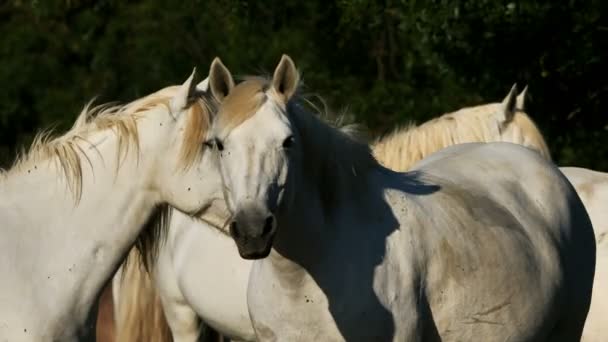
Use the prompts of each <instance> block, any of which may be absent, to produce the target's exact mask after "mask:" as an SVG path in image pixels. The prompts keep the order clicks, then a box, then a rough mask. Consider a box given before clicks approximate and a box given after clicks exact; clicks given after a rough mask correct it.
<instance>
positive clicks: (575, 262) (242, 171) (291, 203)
mask: <svg viewBox="0 0 608 342" xmlns="http://www.w3.org/2000/svg"><path fill="white" fill-rule="evenodd" d="M210 87H211V89H212V92H214V89H215V87H218V89H219V90H221V89H226V88H227V87H226V86H225V85H222V84H221V82H216V81H215V80H214V75H213V74H211V75H210ZM297 87H298V73H297V71H296V69H295V66H294V64H293V62H292V61H291V59H289V58H288V57H286V56H284V57H283V58H282V60H281V62H280V63H279V65H278V66H277V68H276V70H275V72H274V76H273V78H272V80H270V81H266V80H264V79H252V80H249V81H246V82H243V83H241V84H239V85H238V86H236V87H234V88H233V89H232V90H231V91H230V92H229V94H228V96H226V97H225V98H224V99H223V101H222V103H221V106H220V108H219V110H218V115H217V117H216V118H215V120H214V123H213V126H212V136H213V137H214V138H213V139H212V140H211V141H212V142H213V145H214V150H215V152H216V155H217V156H218V160H219V165H220V173H221V175H222V180H223V184H224V194H225V199H226V203H227V205H228V208H229V210H230V211H231V212H232V213H233V220H232V221H231V223H230V228H229V231H230V234H231V236H232V237H233V239H234V240H235V242H236V245H237V249H238V252H239V255H241V257H243V258H245V259H256V261H255V262H254V263H253V267H252V270H251V274H250V276H249V284H248V292H247V301H248V308H249V314H250V318H251V321H252V324H253V326H254V329H255V333H256V337H257V338H258V339H259V340H262V341H266V340H279V341H298V340H349V341H354V340H364V341H367V340H395V341H404V340H405V341H414V340H428V339H450V340H467V341H468V340H484V341H494V340H505V339H513V340H518V341H542V340H548V341H561V340H564V341H572V340H575V339H579V338H580V336H581V332H582V329H583V325H584V321H585V317H586V315H587V311H588V308H589V302H590V299H591V287H592V283H593V273H594V262H595V240H594V236H593V230H592V227H591V223H590V221H589V218H588V216H587V214H586V212H585V209H584V207H583V204H582V203H581V201H580V199H579V198H578V196H577V195H576V193H575V191H574V189H573V188H572V186H571V185H570V183H569V182H568V181H567V180H566V178H565V177H564V176H563V175H562V174H561V172H559V170H558V169H557V167H555V166H554V165H553V164H552V163H550V162H548V161H547V160H546V159H544V158H542V157H541V156H540V155H539V154H538V153H535V152H532V151H531V150H529V149H527V148H524V147H521V146H519V145H515V144H507V143H489V144H474V143H473V144H460V145H457V146H453V147H450V148H446V149H444V150H442V151H440V152H438V153H435V154H434V155H432V156H430V157H427V158H426V159H425V160H424V161H423V162H421V163H420V164H418V166H417V167H415V168H414V170H415V171H413V172H410V173H405V174H404V173H395V172H393V171H390V170H388V169H386V168H383V167H382V166H380V165H379V164H378V163H377V162H376V160H375V159H374V158H373V157H372V155H371V152H370V150H369V147H368V146H367V145H366V144H363V143H360V142H358V141H356V140H354V139H353V138H352V137H351V136H350V135H348V134H346V133H345V132H342V131H340V130H337V129H335V128H333V127H331V126H329V125H327V124H325V123H323V122H322V121H320V120H319V119H318V118H316V117H314V116H313V115H310V114H309V113H308V112H306V111H305V110H304V109H303V108H302V107H301V106H300V105H299V103H298V97H297V95H296V94H295V92H296V89H297Z"/></svg>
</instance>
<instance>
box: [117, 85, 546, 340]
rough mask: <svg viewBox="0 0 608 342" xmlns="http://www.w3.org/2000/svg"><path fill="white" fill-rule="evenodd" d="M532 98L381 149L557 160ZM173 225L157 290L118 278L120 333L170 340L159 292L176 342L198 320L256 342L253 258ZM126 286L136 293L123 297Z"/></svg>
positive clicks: (397, 135)
mask: <svg viewBox="0 0 608 342" xmlns="http://www.w3.org/2000/svg"><path fill="white" fill-rule="evenodd" d="M524 100H525V89H524V91H522V92H521V93H520V94H519V95H516V90H515V86H514V87H513V88H512V89H511V91H510V92H509V94H508V95H507V96H506V97H505V99H504V100H503V101H502V102H501V103H490V104H485V105H480V106H475V107H468V108H463V109H460V110H458V111H456V112H453V113H447V114H445V115H443V116H441V117H439V118H437V119H433V120H431V121H429V122H427V123H424V124H423V125H420V126H418V127H416V126H411V125H410V126H408V127H406V128H400V129H397V130H395V131H394V132H393V133H391V134H390V135H389V136H388V137H385V138H382V139H379V140H377V141H376V142H375V143H374V144H373V152H374V154H375V156H376V157H377V158H378V160H379V161H380V162H381V163H382V164H383V165H385V166H386V167H388V168H390V169H395V170H401V171H406V170H409V169H410V168H411V166H412V165H413V164H414V163H415V162H417V161H419V160H420V159H422V158H424V157H426V156H427V155H429V154H431V153H433V152H435V151H437V150H439V149H441V148H444V147H446V146H450V145H452V144H457V143H464V142H475V141H506V142H512V143H517V144H521V145H524V146H527V147H530V148H532V149H534V150H536V151H538V152H539V153H541V155H543V156H544V157H546V158H547V159H551V157H550V153H549V150H548V148H547V145H546V143H545V141H544V139H543V137H542V134H541V132H540V131H539V130H538V128H537V127H536V125H535V124H534V122H533V121H532V120H531V119H530V118H529V117H528V116H527V115H526V113H525V112H524ZM170 226H171V228H170V230H169V236H168V241H169V243H167V244H166V245H163V246H162V247H161V252H160V255H159V260H160V261H159V263H158V264H157V266H156V268H155V269H154V274H155V277H154V278H155V279H154V281H155V284H156V288H155V287H154V286H150V285H149V284H148V281H147V280H146V279H145V278H146V276H145V275H143V274H141V271H140V270H138V269H135V268H131V269H129V272H136V273H137V272H139V274H137V275H135V276H134V278H133V279H122V278H121V274H118V275H117V276H116V277H115V278H114V287H113V289H114V301H115V303H116V304H115V305H116V307H117V308H118V307H120V308H122V312H117V313H116V317H120V318H119V322H120V323H121V325H122V327H121V329H119V331H121V332H122V335H124V336H125V337H122V338H119V341H121V340H125V341H131V340H136V339H137V338H135V337H134V336H133V334H138V332H146V333H148V334H149V335H150V336H156V337H155V339H153V340H159V341H163V336H165V330H166V328H165V325H166V323H165V322H162V321H158V320H157V319H154V317H157V315H156V314H152V312H157V311H158V310H159V308H158V306H160V301H158V300H155V299H154V298H155V297H157V296H156V291H155V290H157V289H158V292H159V295H160V297H161V298H162V303H163V307H164V310H165V314H166V316H167V319H168V321H169V325H170V328H171V331H172V335H173V340H174V341H178V342H179V341H193V340H196V338H197V336H198V334H199V332H200V331H201V323H202V322H201V321H200V320H199V318H198V317H202V318H203V321H205V322H207V323H209V324H210V325H211V326H212V327H213V328H215V329H216V330H218V331H220V332H221V333H222V334H223V335H225V336H229V337H230V338H233V339H236V340H246V341H253V340H254V332H253V327H252V326H251V324H250V322H249V320H248V312H247V306H246V302H245V298H246V289H247V277H248V275H249V271H250V268H251V265H252V262H251V261H249V260H244V259H241V258H239V257H238V256H237V255H236V253H235V251H236V246H234V243H233V242H232V241H231V240H230V238H229V236H228V235H227V234H222V233H221V232H219V233H218V231H216V230H215V229H213V228H211V227H210V226H208V225H206V224H205V223H201V222H197V221H195V220H191V219H189V218H186V217H183V216H182V215H179V214H176V215H175V216H173V217H172V221H171V223H170ZM209 229H210V230H209ZM174 255H178V256H179V257H174ZM216 260H222V262H221V263H218V262H216ZM129 272H127V273H129ZM120 291H127V292H128V294H125V295H123V298H124V299H123V300H121V301H119V300H118V295H119V292H120ZM155 306H156V307H155ZM151 308H153V309H151ZM118 311H121V310H118ZM151 315H152V316H151ZM119 336H121V334H119ZM140 339H142V338H140ZM143 339H144V340H151V338H143Z"/></svg>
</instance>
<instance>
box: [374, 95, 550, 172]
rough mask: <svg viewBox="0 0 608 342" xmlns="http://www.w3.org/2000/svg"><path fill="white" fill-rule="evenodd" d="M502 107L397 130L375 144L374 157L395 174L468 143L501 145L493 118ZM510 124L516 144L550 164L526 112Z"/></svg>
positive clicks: (477, 108)
mask: <svg viewBox="0 0 608 342" xmlns="http://www.w3.org/2000/svg"><path fill="white" fill-rule="evenodd" d="M499 106H500V104H498V103H491V104H485V105H480V106H475V107H469V108H463V109H460V110H458V111H456V112H452V113H447V114H444V115H442V116H440V117H438V118H435V119H433V120H430V121H428V122H425V123H423V124H422V125H420V126H416V125H413V124H411V125H408V126H407V127H405V128H398V129H395V130H394V131H393V132H392V133H390V134H389V135H387V136H386V137H383V138H380V139H378V140H376V141H375V142H374V144H373V147H372V150H373V153H374V155H375V156H376V158H377V159H378V160H379V161H380V162H381V163H382V164H383V165H384V166H386V167H388V168H390V169H392V170H395V171H407V170H409V169H410V168H411V167H412V165H413V164H414V163H416V162H417V161H419V160H421V159H423V158H424V157H426V156H427V155H429V154H431V153H433V152H435V151H438V150H440V149H442V148H444V147H448V146H451V145H454V144H459V143H466V142H493V141H498V140H499V133H500V130H501V129H502V128H503V127H501V125H502V123H500V122H499V121H498V120H497V119H496V118H495V116H494V115H493V114H494V113H496V111H497V110H499ZM507 124H508V125H509V126H511V129H514V130H516V132H515V134H514V136H515V137H516V140H518V141H512V142H513V143H520V144H524V143H525V145H526V146H531V147H533V148H535V149H536V150H537V151H538V152H539V153H541V154H542V155H543V156H544V157H545V158H547V159H549V160H551V155H550V152H549V148H548V147H547V143H546V142H545V139H544V138H543V135H542V134H541V132H540V130H539V129H538V127H537V126H536V124H534V122H533V121H532V119H530V117H529V116H528V115H527V114H526V113H525V112H523V110H519V109H518V110H517V112H516V113H515V116H514V117H513V120H512V121H511V122H509V123H507Z"/></svg>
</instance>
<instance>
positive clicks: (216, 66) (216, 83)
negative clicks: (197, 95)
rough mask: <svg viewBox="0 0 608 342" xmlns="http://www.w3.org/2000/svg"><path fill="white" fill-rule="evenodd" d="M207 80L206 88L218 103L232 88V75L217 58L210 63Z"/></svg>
mask: <svg viewBox="0 0 608 342" xmlns="http://www.w3.org/2000/svg"><path fill="white" fill-rule="evenodd" d="M208 79H209V81H208V88H209V89H211V94H213V96H214V97H215V98H216V99H217V100H218V101H222V100H223V99H224V98H225V97H226V96H228V94H230V92H231V91H232V88H234V79H233V78H232V74H231V73H230V71H229V70H228V68H226V66H225V65H224V63H222V60H221V59H220V58H219V57H215V59H213V62H211V67H210V68H209V77H208ZM203 82H204V81H203ZM201 83H202V82H201Z"/></svg>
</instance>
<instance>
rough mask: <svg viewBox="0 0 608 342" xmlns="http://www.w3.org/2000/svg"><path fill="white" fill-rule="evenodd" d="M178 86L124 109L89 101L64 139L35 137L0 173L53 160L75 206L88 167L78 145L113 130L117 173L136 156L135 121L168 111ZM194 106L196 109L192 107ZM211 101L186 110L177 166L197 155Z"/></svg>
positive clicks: (46, 134)
mask: <svg viewBox="0 0 608 342" xmlns="http://www.w3.org/2000/svg"><path fill="white" fill-rule="evenodd" d="M178 88H179V87H178V86H169V87H166V88H163V89H161V90H159V91H157V92H155V93H152V94H150V95H148V96H145V97H143V98H140V99H137V100H135V101H132V102H130V103H127V104H125V105H116V104H113V103H105V104H101V105H98V106H94V107H93V106H92V102H93V100H91V101H90V102H89V103H87V105H85V107H84V108H83V110H82V111H81V112H80V114H79V115H78V117H77V119H76V120H75V122H74V124H73V125H72V127H71V128H70V129H69V130H68V131H67V132H66V133H64V134H63V135H60V136H56V135H54V134H53V133H54V132H53V130H52V129H48V130H44V131H41V132H39V133H37V134H36V136H35V137H34V139H33V142H32V144H31V145H30V148H29V150H28V151H22V152H21V153H19V155H18V156H17V158H16V160H15V162H14V163H13V165H12V167H11V168H10V169H9V170H8V171H5V170H1V172H2V175H3V176H5V177H6V176H8V175H9V174H10V173H11V172H12V171H14V170H23V169H26V168H27V169H29V168H31V167H32V166H31V165H32V164H34V166H33V168H37V166H35V164H36V163H39V162H41V161H44V160H49V159H52V158H54V159H55V160H56V162H57V163H58V165H59V167H60V169H61V171H62V173H63V175H64V177H65V179H66V182H67V186H68V188H69V190H70V191H71V193H72V194H73V195H74V197H75V200H76V203H78V201H79V200H80V198H81V196H82V175H83V162H86V163H88V164H89V165H90V164H91V162H90V160H89V158H88V156H87V154H86V153H85V151H84V150H83V148H82V147H81V145H80V144H79V143H82V142H85V143H88V144H89V145H90V146H92V147H93V144H91V143H90V142H89V141H87V137H88V136H89V135H91V134H93V133H96V132H100V131H105V130H109V129H110V130H113V131H114V133H115V134H116V136H117V137H118V144H117V155H116V157H117V164H116V165H117V169H118V167H119V166H120V163H121V159H123V158H125V157H126V156H127V154H128V152H129V149H130V148H131V147H133V148H134V149H135V151H136V152H139V134H138V130H137V121H138V119H139V118H141V117H142V116H143V115H144V113H146V112H147V111H149V110H151V109H154V108H156V107H158V106H161V105H162V106H165V107H166V108H167V109H169V101H170V99H171V97H172V95H174V93H175V92H176V91H177V89H178ZM193 104H197V105H193ZM209 106H210V101H208V100H207V99H205V98H204V97H199V98H197V99H194V100H193V101H192V102H191V106H190V107H189V109H188V116H189V119H188V120H189V122H188V124H187V125H186V129H185V132H184V143H183V144H182V151H181V156H180V159H179V163H180V165H181V166H183V167H186V166H189V165H191V164H192V163H193V162H194V160H195V159H196V158H197V157H198V156H199V155H200V153H198V152H200V150H201V148H202V147H201V145H202V141H203V140H204V138H203V137H204V135H205V134H206V132H207V129H208V128H209V126H210V118H209V115H205V114H206V113H208V111H209Z"/></svg>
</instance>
